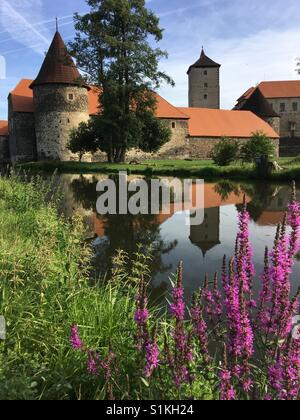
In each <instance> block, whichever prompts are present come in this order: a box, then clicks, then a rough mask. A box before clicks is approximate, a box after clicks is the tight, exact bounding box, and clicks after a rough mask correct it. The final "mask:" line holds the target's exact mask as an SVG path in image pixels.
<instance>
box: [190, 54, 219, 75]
mask: <svg viewBox="0 0 300 420" xmlns="http://www.w3.org/2000/svg"><path fill="white" fill-rule="evenodd" d="M194 67H195V68H207V67H221V64H218V63H216V62H215V61H213V60H212V59H211V58H209V57H207V55H206V54H205V52H204V49H203V48H202V51H201V55H200V58H199V60H197V61H196V63H194V64H193V65H191V66H190V68H189V69H188V74H189V72H190V70H191V69H192V68H194Z"/></svg>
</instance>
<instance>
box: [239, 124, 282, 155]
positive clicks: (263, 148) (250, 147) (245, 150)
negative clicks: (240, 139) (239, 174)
mask: <svg viewBox="0 0 300 420" xmlns="http://www.w3.org/2000/svg"><path fill="white" fill-rule="evenodd" d="M274 154H275V147H274V143H273V141H272V140H271V139H270V138H269V137H268V136H267V135H266V134H265V133H264V132H263V131H256V132H255V133H253V135H252V137H251V139H250V140H249V141H248V142H247V143H245V144H244V145H243V146H242V148H241V159H242V161H243V162H255V161H256V159H258V158H260V157H261V156H265V157H267V158H268V159H272V158H273V157H274Z"/></svg>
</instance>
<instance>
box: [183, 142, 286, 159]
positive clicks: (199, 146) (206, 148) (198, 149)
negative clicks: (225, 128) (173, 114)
mask: <svg viewBox="0 0 300 420" xmlns="http://www.w3.org/2000/svg"><path fill="white" fill-rule="evenodd" d="M234 140H237V141H238V142H239V143H240V144H241V145H242V144H245V143H247V141H248V140H249V139H247V138H235V139H234ZM219 141H220V139H219V138H215V137H206V138H205V137H190V139H189V155H190V158H191V159H209V158H210V156H211V152H212V151H213V148H214V147H215V145H216V144H218V143H219ZM273 142H274V146H275V155H276V157H278V156H279V139H274V140H273Z"/></svg>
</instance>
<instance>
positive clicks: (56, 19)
mask: <svg viewBox="0 0 300 420" xmlns="http://www.w3.org/2000/svg"><path fill="white" fill-rule="evenodd" d="M55 22H56V32H58V17H56V18H55Z"/></svg>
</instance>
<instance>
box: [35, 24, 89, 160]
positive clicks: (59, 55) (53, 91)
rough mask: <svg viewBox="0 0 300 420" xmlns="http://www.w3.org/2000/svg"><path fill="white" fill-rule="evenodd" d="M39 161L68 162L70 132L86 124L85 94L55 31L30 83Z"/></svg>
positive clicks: (86, 99)
mask: <svg viewBox="0 0 300 420" xmlns="http://www.w3.org/2000/svg"><path fill="white" fill-rule="evenodd" d="M30 88H31V89H32V90H33V108H34V115H35V133H36V146H37V158H38V160H70V159H72V155H71V152H70V151H69V150H68V148H67V145H68V142H69V139H70V132H71V130H72V129H74V128H76V127H78V125H79V124H80V123H81V122H84V121H88V119H89V109H88V91H89V89H90V87H89V86H88V85H87V84H86V83H85V81H84V80H83V78H82V77H81V75H80V73H79V71H78V69H77V67H76V65H75V63H74V61H73V59H72V57H71V56H70V54H69V53H68V51H67V48H66V46H65V44H64V41H63V40H62V37H61V35H60V33H59V32H58V31H57V32H56V33H55V36H54V38H53V41H52V43H51V46H50V48H49V51H48V53H47V55H46V57H45V60H44V62H43V64H42V67H41V69H40V72H39V74H38V76H37V78H36V79H35V80H34V81H33V82H32V83H31V85H30Z"/></svg>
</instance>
